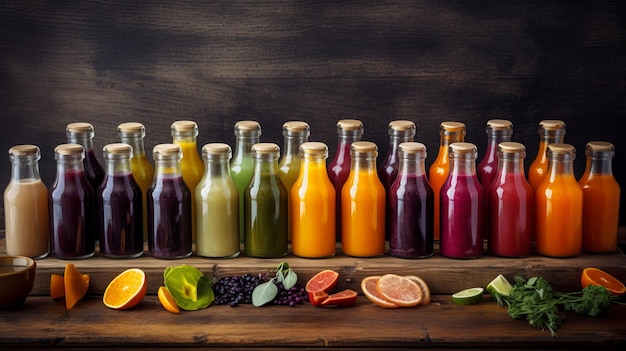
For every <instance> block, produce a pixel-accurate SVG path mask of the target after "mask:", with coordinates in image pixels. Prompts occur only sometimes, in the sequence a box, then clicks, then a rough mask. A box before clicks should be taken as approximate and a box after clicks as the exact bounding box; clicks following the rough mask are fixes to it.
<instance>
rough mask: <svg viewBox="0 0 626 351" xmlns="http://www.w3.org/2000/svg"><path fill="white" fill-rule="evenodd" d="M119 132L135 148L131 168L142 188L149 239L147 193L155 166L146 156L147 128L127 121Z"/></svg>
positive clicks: (146, 234) (146, 236) (144, 220)
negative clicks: (145, 139) (144, 140)
mask: <svg viewBox="0 0 626 351" xmlns="http://www.w3.org/2000/svg"><path fill="white" fill-rule="evenodd" d="M117 132H118V135H119V137H120V141H121V142H122V143H126V144H128V145H130V146H131V147H132V148H133V154H132V158H131V159H130V170H131V171H132V172H133V178H135V181H136V182H137V184H138V185H139V187H140V188H141V197H142V206H141V207H142V209H143V214H142V215H141V216H142V218H143V225H142V226H143V241H144V242H147V241H148V203H147V198H146V194H147V193H148V189H149V188H150V184H152V180H153V179H154V166H153V165H152V163H151V162H150V160H148V156H146V149H145V147H144V143H143V139H144V137H145V135H146V128H145V127H144V126H143V124H141V123H137V122H127V123H122V124H120V125H118V126H117Z"/></svg>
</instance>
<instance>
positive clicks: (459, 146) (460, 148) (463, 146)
mask: <svg viewBox="0 0 626 351" xmlns="http://www.w3.org/2000/svg"><path fill="white" fill-rule="evenodd" d="M449 149H450V153H455V154H467V153H474V154H476V153H478V148H476V145H474V144H472V143H466V142H457V143H452V144H450V147H449Z"/></svg>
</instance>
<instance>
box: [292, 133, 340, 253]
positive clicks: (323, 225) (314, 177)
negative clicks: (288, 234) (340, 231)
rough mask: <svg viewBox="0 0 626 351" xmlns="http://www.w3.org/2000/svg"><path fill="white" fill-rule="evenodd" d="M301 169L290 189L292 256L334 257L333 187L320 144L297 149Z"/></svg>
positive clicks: (325, 149)
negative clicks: (292, 215) (300, 160)
mask: <svg viewBox="0 0 626 351" xmlns="http://www.w3.org/2000/svg"><path fill="white" fill-rule="evenodd" d="M300 158H301V159H302V167H300V174H299V175H298V179H297V180H296V182H295V184H294V185H293V187H292V188H291V213H292V214H295V216H294V217H293V218H292V224H293V236H292V241H291V248H292V251H293V254H294V255H296V256H300V257H308V258H323V257H331V256H334V255H335V250H336V248H337V245H336V244H337V241H336V235H335V213H336V211H335V204H336V203H335V196H336V193H335V187H334V186H333V184H332V183H331V182H330V179H328V172H327V169H326V159H327V158H328V147H327V146H326V144H324V143H319V142H306V143H303V144H302V145H300Z"/></svg>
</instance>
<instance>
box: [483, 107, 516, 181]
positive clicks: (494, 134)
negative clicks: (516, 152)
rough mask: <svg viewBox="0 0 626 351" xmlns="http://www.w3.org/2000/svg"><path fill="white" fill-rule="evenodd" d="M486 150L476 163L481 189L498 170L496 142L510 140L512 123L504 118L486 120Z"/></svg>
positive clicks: (491, 179)
mask: <svg viewBox="0 0 626 351" xmlns="http://www.w3.org/2000/svg"><path fill="white" fill-rule="evenodd" d="M486 132H487V150H486V151H485V156H483V159H482V160H481V161H480V162H479V163H478V169H477V172H478V180H479V181H480V185H482V187H483V189H485V190H487V188H489V185H491V182H492V181H493V178H494V177H495V176H496V171H497V170H498V144H500V143H501V142H506V141H511V135H512V134H513V123H511V121H508V120H505V119H490V120H489V121H487V130H486Z"/></svg>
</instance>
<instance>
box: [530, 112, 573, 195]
mask: <svg viewBox="0 0 626 351" xmlns="http://www.w3.org/2000/svg"><path fill="white" fill-rule="evenodd" d="M564 137H565V122H563V121H561V120H552V119H546V120H543V121H541V122H539V150H538V151H537V157H535V160H534V161H533V162H532V163H531V164H530V167H529V168H528V182H529V183H530V186H532V187H533V190H537V187H538V186H539V184H541V181H542V180H543V177H544V176H545V175H546V172H547V170H548V156H547V151H548V145H550V144H561V143H563V139H564Z"/></svg>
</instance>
